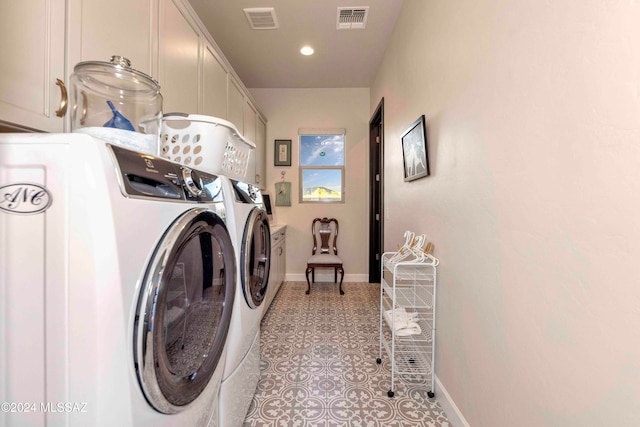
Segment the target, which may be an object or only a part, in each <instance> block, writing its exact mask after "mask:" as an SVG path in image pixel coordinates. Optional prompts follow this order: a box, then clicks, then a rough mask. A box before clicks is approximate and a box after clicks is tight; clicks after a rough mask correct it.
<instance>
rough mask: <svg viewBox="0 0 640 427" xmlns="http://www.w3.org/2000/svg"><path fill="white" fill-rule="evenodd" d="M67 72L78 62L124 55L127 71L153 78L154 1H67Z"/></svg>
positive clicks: (155, 19)
mask: <svg viewBox="0 0 640 427" xmlns="http://www.w3.org/2000/svg"><path fill="white" fill-rule="evenodd" d="M70 7H71V19H70V25H69V35H70V37H69V73H71V72H73V67H74V66H75V64H77V63H78V62H84V61H102V62H108V61H109V59H110V58H111V56H114V55H117V56H124V57H125V58H127V59H129V60H130V61H131V68H133V69H135V70H138V71H141V72H143V73H145V74H148V75H149V76H153V75H154V71H155V70H154V67H153V63H154V61H155V59H156V58H155V56H156V55H155V54H154V47H155V41H156V40H157V14H158V1H157V0H133V1H132V0H109V1H95V0H71V1H70Z"/></svg>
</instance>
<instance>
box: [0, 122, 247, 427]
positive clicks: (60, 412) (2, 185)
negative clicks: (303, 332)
mask: <svg viewBox="0 0 640 427" xmlns="http://www.w3.org/2000/svg"><path fill="white" fill-rule="evenodd" d="M225 220H226V216H225V208H224V196H223V193H222V192H221V180H220V178H218V177H216V176H214V175H210V174H205V173H200V172H198V171H195V170H191V169H188V168H185V167H182V166H180V165H178V164H176V163H172V162H170V161H167V160H164V159H160V158H157V157H154V156H151V155H147V154H143V153H138V152H134V151H130V150H128V149H125V148H122V147H119V146H116V145H112V144H109V143H106V142H104V141H101V140H97V139H94V138H92V137H90V136H87V135H81V134H49V135H47V134H4V135H0V236H1V239H0V342H2V346H1V348H0V402H14V403H16V405H20V407H18V406H16V408H15V409H16V410H15V411H14V412H5V411H4V410H3V411H2V412H0V425H32V426H44V425H68V426H89V425H90V426H105V427H106V426H125V427H133V426H135V427H142V426H154V427H157V426H207V425H216V424H217V419H218V413H217V408H218V395H219V388H220V384H221V380H222V375H223V368H224V362H225V357H226V348H227V341H228V338H229V337H228V331H229V325H230V322H231V318H232V310H233V303H234V297H235V287H236V262H235V254H234V250H233V245H232V242H231V236H230V234H229V232H228V230H227V227H226V223H225ZM27 405H28V406H27Z"/></svg>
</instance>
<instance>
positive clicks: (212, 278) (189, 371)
mask: <svg viewBox="0 0 640 427" xmlns="http://www.w3.org/2000/svg"><path fill="white" fill-rule="evenodd" d="M235 271H236V269H235V255H234V252H233V246H232V244H231V238H230V237H229V232H228V231H227V228H226V226H225V224H224V222H223V221H222V219H221V218H220V217H219V216H218V215H216V214H215V213H214V212H212V211H210V210H206V209H194V210H191V211H189V212H187V213H186V214H184V215H183V216H182V217H181V218H179V219H178V220H177V221H176V222H175V223H174V224H173V225H172V226H171V228H170V229H169V230H168V231H167V232H166V234H165V236H164V237H163V239H162V240H161V242H160V244H159V245H158V247H157V248H156V251H155V253H154V256H153V258H152V261H151V263H150V264H149V266H148V269H147V272H146V275H145V278H144V282H143V288H142V290H141V297H140V300H139V303H138V313H137V314H138V316H137V317H136V318H137V324H136V327H135V330H134V333H135V339H134V346H135V359H136V360H135V362H136V370H137V373H138V379H139V381H140V384H141V386H142V389H143V391H144V394H145V396H146V398H147V400H148V401H149V402H150V403H151V404H152V405H153V406H154V407H155V408H156V409H157V410H158V411H160V412H163V413H167V414H171V413H176V412H179V411H180V410H181V409H182V407H184V406H185V405H187V404H189V403H191V402H192V401H194V400H195V399H196V398H197V397H198V396H199V395H200V393H202V391H203V390H204V389H205V387H206V386H207V385H208V383H209V380H210V379H211V377H212V375H213V373H214V372H215V370H216V368H217V367H218V364H219V361H220V357H221V356H222V351H223V349H224V345H225V341H226V338H227V332H228V329H229V325H230V321H231V311H232V307H233V298H234V294H235V281H236V275H235ZM221 367H222V366H221Z"/></svg>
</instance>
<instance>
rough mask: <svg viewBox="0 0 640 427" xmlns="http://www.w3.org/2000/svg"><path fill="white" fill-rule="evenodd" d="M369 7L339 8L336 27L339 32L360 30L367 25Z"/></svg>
mask: <svg viewBox="0 0 640 427" xmlns="http://www.w3.org/2000/svg"><path fill="white" fill-rule="evenodd" d="M367 15H369V6H359V7H339V8H338V25H337V28H338V29H339V30H361V29H363V28H364V27H365V25H366V24H367Z"/></svg>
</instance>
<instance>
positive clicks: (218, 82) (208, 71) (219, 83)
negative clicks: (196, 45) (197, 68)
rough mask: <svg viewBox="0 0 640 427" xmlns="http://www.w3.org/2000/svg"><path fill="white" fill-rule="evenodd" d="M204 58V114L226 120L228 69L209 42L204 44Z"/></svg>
mask: <svg viewBox="0 0 640 427" xmlns="http://www.w3.org/2000/svg"><path fill="white" fill-rule="evenodd" d="M202 58H203V64H202V91H201V92H202V97H203V103H202V104H203V105H202V114H204V115H206V116H213V117H220V118H221V119H225V120H226V119H227V70H226V69H225V66H224V64H223V62H222V61H221V60H220V58H219V57H218V54H217V53H216V52H215V49H214V48H213V46H211V45H210V44H209V43H206V44H205V46H204V54H203V56H202Z"/></svg>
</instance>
